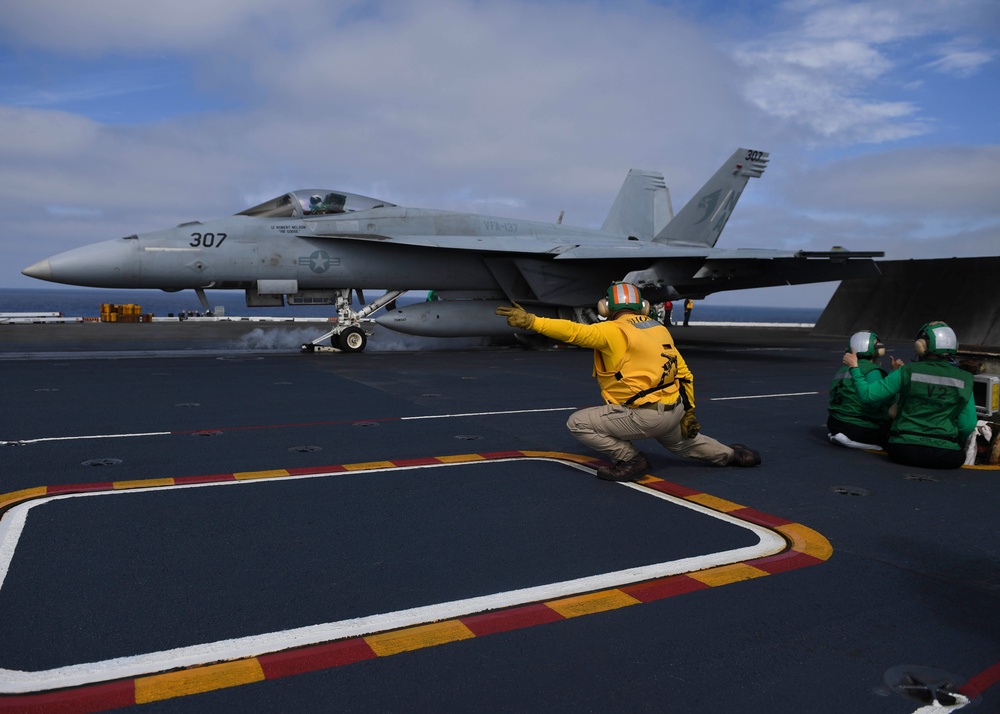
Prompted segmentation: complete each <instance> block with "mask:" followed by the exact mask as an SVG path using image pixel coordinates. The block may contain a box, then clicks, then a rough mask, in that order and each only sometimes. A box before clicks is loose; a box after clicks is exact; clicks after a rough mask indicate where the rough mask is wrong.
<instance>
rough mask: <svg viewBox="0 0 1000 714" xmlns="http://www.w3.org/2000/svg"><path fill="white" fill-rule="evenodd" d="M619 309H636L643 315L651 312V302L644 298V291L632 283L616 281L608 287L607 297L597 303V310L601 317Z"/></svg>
mask: <svg viewBox="0 0 1000 714" xmlns="http://www.w3.org/2000/svg"><path fill="white" fill-rule="evenodd" d="M619 310H635V311H636V312H638V313H641V314H643V315H648V314H649V303H648V302H647V301H646V300H643V299H642V293H640V292H639V288H637V287H636V286H635V285H633V284H632V283H614V284H613V285H612V286H611V287H610V288H608V294H607V297H603V298H601V300H600V302H598V303H597V312H598V314H599V315H600V316H601V317H608V316H609V315H611V314H613V313H616V312H618V311H619Z"/></svg>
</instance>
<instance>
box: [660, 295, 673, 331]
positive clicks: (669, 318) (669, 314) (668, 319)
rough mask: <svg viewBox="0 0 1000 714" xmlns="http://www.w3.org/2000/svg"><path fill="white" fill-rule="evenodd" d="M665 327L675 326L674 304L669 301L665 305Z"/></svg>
mask: <svg viewBox="0 0 1000 714" xmlns="http://www.w3.org/2000/svg"><path fill="white" fill-rule="evenodd" d="M662 322H663V324H664V325H673V324H674V303H673V302H671V301H670V300H667V301H666V302H665V303H663V320H662Z"/></svg>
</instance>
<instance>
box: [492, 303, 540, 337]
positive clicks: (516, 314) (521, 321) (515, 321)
mask: <svg viewBox="0 0 1000 714" xmlns="http://www.w3.org/2000/svg"><path fill="white" fill-rule="evenodd" d="M511 305H513V306H514V307H503V306H501V307H498V308H497V309H496V310H494V311H493V312H494V314H497V315H502V316H504V317H506V318H507V324H508V325H510V326H511V327H519V328H521V329H522V330H530V329H531V326H532V325H534V324H535V316H534V315H532V314H531V313H530V312H528V311H526V310H525V309H524V308H523V307H521V306H520V305H518V304H517V303H516V302H512V303H511Z"/></svg>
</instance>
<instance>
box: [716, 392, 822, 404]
mask: <svg viewBox="0 0 1000 714" xmlns="http://www.w3.org/2000/svg"><path fill="white" fill-rule="evenodd" d="M812 394H819V392H785V393H784V394H748V395H747V396H745V397H709V398H708V401H710V402H728V401H733V400H736V399H773V398H774V397H806V396H810V395H812ZM702 398H703V399H704V397H702Z"/></svg>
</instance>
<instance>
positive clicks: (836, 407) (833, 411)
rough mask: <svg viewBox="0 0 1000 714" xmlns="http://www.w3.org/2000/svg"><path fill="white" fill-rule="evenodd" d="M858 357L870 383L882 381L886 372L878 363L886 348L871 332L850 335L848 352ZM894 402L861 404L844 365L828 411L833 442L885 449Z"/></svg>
mask: <svg viewBox="0 0 1000 714" xmlns="http://www.w3.org/2000/svg"><path fill="white" fill-rule="evenodd" d="M850 350H854V353H855V354H856V355H857V356H858V369H860V370H861V374H862V375H863V376H864V378H865V381H866V382H868V383H872V382H880V381H882V378H883V377H885V375H886V371H885V370H884V369H882V367H881V365H879V363H878V361H879V359H880V358H882V357H883V356H885V345H884V344H882V341H881V340H880V339H879V336H878V335H877V334H875V333H874V332H872V331H871V330H862V331H861V332H855V333H854V334H853V335H851V340H850V343H849V345H848V351H850ZM902 365H903V361H902V360H895V359H894V360H892V368H893V369H897V368H899V367H901V366H902ZM894 401H895V399H894V398H892V397H890V398H889V399H887V400H886V401H884V402H877V403H874V404H868V403H866V402H863V401H861V398H860V397H859V396H858V392H857V390H856V389H855V388H854V380H853V379H851V372H850V369H849V368H848V367H847V366H846V365H843V366H841V368H840V369H839V370H838V371H837V373H836V374H835V375H834V376H833V383H832V384H831V385H830V403H829V406H828V408H827V411H828V412H829V416H828V417H827V421H826V427H827V429H829V431H830V434H829V437H830V441H831V442H833V443H834V444H840V445H841V446H847V447H849V448H852V449H882V448H885V443H886V441H887V440H888V439H889V425H890V424H891V423H892V417H891V416H889V407H890V406H891V405H892V403H893V402H894Z"/></svg>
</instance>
